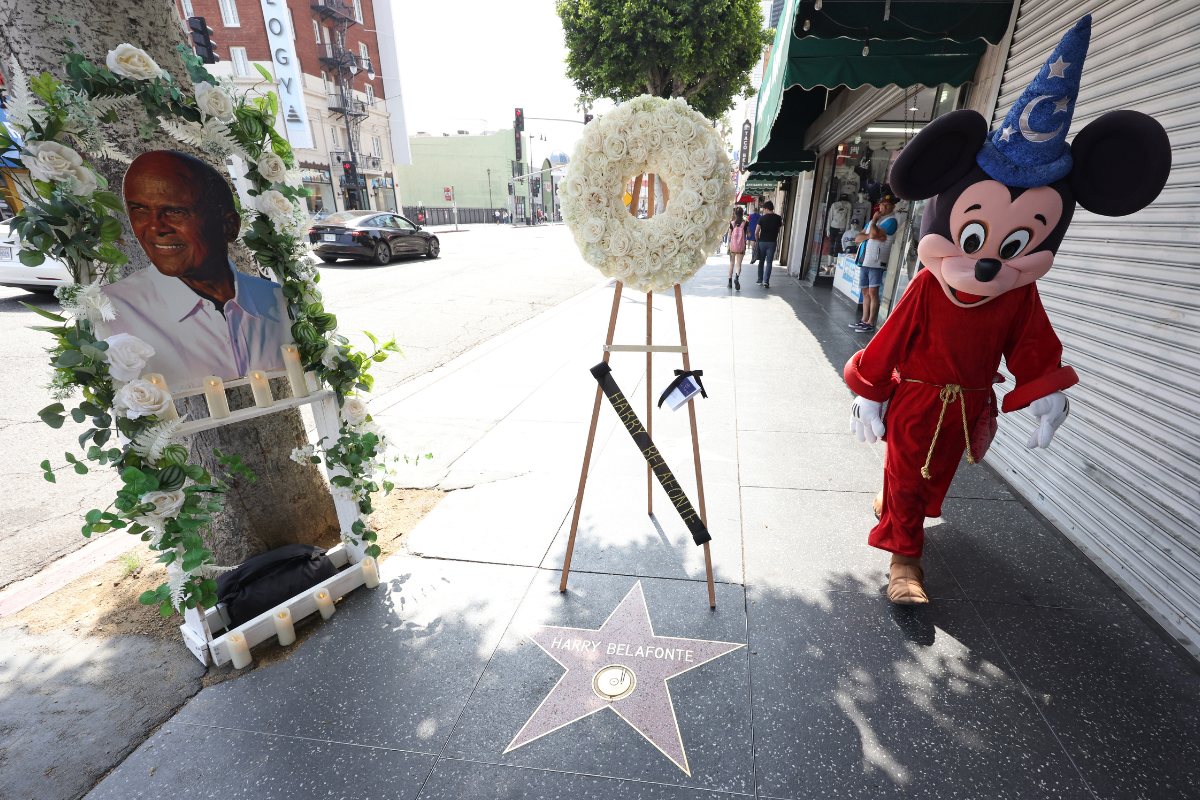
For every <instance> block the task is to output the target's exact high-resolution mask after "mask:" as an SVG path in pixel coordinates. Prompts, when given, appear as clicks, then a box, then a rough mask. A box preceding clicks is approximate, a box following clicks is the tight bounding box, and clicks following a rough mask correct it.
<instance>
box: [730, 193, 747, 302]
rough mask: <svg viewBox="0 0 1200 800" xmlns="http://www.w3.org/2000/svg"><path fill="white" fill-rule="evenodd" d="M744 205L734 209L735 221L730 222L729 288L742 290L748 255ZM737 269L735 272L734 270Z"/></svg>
mask: <svg viewBox="0 0 1200 800" xmlns="http://www.w3.org/2000/svg"><path fill="white" fill-rule="evenodd" d="M744 213H745V212H744V211H742V207H741V206H738V207H737V208H735V209H734V210H733V222H731V223H729V232H728V236H729V284H728V288H730V289H736V290H737V291H739V292H740V291H741V290H742V281H741V277H742V258H744V257H745V255H746V235H747V228H748V227H749V226H748V225H747V224H746V220H745V219H743V217H742V215H743V214H744ZM735 269H736V270H737V271H736V272H734V270H735Z"/></svg>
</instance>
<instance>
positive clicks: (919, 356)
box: [845, 269, 1079, 558]
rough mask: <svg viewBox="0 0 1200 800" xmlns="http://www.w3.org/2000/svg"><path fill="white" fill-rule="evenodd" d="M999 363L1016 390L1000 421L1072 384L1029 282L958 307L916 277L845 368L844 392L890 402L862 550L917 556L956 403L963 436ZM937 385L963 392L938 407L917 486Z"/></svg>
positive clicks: (935, 508)
mask: <svg viewBox="0 0 1200 800" xmlns="http://www.w3.org/2000/svg"><path fill="white" fill-rule="evenodd" d="M1001 355H1003V356H1004V359H1005V363H1006V364H1007V366H1008V370H1009V371H1010V372H1011V373H1012V374H1013V376H1014V377H1015V378H1016V382H1017V385H1016V388H1014V389H1013V390H1012V391H1011V392H1009V393H1008V394H1007V395H1005V397H1004V407H1003V410H1004V411H1005V413H1007V412H1009V411H1016V410H1018V409H1022V408H1025V407H1026V406H1027V405H1029V404H1030V403H1032V402H1033V401H1034V400H1037V399H1038V398H1041V397H1045V396H1046V395H1048V394H1052V393H1054V392H1056V391H1059V390H1062V389H1066V388H1067V387H1069V386H1074V385H1075V384H1076V383H1078V382H1079V378H1078V377H1077V376H1076V375H1075V370H1073V369H1071V368H1070V367H1064V366H1063V365H1062V361H1061V359H1062V344H1061V343H1060V342H1059V341H1058V336H1057V335H1055V333H1054V329H1053V328H1052V327H1051V326H1050V319H1049V318H1048V317H1047V316H1046V310H1045V309H1044V308H1043V307H1042V300H1041V297H1040V296H1039V295H1038V291H1037V286H1036V285H1035V284H1028V285H1026V286H1021V287H1019V288H1016V289H1012V290H1010V291H1008V292H1005V293H1004V294H1002V295H1000V296H999V297H996V298H995V299H994V300H990V301H988V302H987V303H984V304H983V305H981V306H977V307H975V308H962V307H961V306H958V305H955V304H954V303H952V302H951V301H950V298H948V297H947V296H946V293H945V291H944V290H943V289H942V287H941V284H939V283H938V280H937V277H936V276H935V275H933V274H932V273H931V272H930V271H929V270H927V269H923V270H921V271H920V272H919V273H917V276H916V277H915V278H914V279H913V281H912V283H911V284H909V287H908V290H907V291H906V292H905V293H904V296H903V297H902V298H901V300H900V303H899V304H898V305H897V306H896V308H895V310H894V311H893V312H892V313H891V314H890V315H889V316H888V318H887V322H885V323H884V325H883V327H882V328H880V330H879V333H877V334H876V335H875V338H874V339H872V340H871V342H870V344H868V345H867V347H866V349H864V350H860V351H859V352H858V353H856V354H855V355H854V357H853V358H851V359H850V361H849V362H848V363H847V364H846V369H845V379H846V383H847V385H849V387H850V388H851V390H853V391H854V392H855V393H856V394H859V395H861V396H863V397H865V398H867V399H868V400H875V401H877V402H883V401H884V400H891V403H889V404H888V407H887V412H886V418H885V422H886V425H887V433H886V434H885V435H884V440H885V441H886V442H887V457H886V460H885V465H884V477H883V515H882V517H881V519H880V521H879V524H878V525H876V526H875V527H874V528H873V529H872V530H871V535H870V538H869V539H868V540H867V541H868V543H869V544H871V545H872V546H874V547H878V548H880V549H882V550H888V551H890V552H892V553H898V554H899V555H902V556H911V557H913V558H920V557H921V550H922V546H923V544H924V540H925V531H924V521H925V517H927V516H929V517H937V516H941V513H942V500H944V499H945V497H946V492H947V491H948V490H949V488H950V481H951V480H952V479H953V478H954V472H955V470H956V469H957V468H958V463H959V460H960V459H961V458H962V455H963V451H964V450H965V449H966V437H965V436H964V434H963V421H962V408H961V406H960V405H959V404H960V402H961V403H965V404H966V418H967V428H968V430H971V431H973V430H974V429H975V423H976V420H978V418H979V416H980V414H981V413H983V412H984V411H985V410H986V408H987V405H988V402H989V401H990V399H991V397H992V392H991V386H992V379H993V377H994V376H995V375H996V370H997V368H998V367H999V366H1000V356H1001ZM947 384H958V385H959V386H961V387H962V388H963V390H964V391H963V393H962V395H960V396H959V397H961V400H960V399H958V397H956V398H955V399H953V400H952V401H951V402H950V403H949V404H948V405H947V406H946V413H945V417H944V419H943V420H942V426H941V430H940V431H939V432H938V435H937V444H936V446H935V447H934V448H933V457H932V459H931V460H930V463H929V473H930V476H931V478H930V479H928V480H927V479H925V478H924V477H923V476H922V474H921V468H922V467H923V466H924V465H925V460H926V457H927V456H928V454H929V450H930V444H931V443H932V442H933V439H934V432H935V430H937V426H938V415H939V413H940V412H941V409H942V401H941V399H939V393H940V391H941V387H943V386H946V385H947Z"/></svg>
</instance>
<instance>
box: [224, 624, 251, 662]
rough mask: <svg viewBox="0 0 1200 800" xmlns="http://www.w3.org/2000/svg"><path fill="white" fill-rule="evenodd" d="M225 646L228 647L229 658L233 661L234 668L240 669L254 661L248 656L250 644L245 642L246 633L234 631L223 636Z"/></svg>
mask: <svg viewBox="0 0 1200 800" xmlns="http://www.w3.org/2000/svg"><path fill="white" fill-rule="evenodd" d="M225 646H226V647H228V648H229V658H230V659H231V660H232V661H233V668H234V669H242V668H243V667H248V666H250V665H251V664H252V663H254V659H252V658H251V657H250V646H249V645H247V644H246V635H245V634H244V633H242V632H241V631H234V632H233V633H231V634H228V635H227V636H226V637H225Z"/></svg>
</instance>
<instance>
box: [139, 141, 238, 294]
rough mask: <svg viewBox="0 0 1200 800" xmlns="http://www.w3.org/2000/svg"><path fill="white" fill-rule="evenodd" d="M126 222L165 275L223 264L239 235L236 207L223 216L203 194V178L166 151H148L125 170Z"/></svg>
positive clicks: (203, 269) (173, 275)
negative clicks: (230, 247) (127, 218)
mask: <svg viewBox="0 0 1200 800" xmlns="http://www.w3.org/2000/svg"><path fill="white" fill-rule="evenodd" d="M125 207H126V209H127V210H128V212H129V223H130V225H131V226H132V228H133V233H134V235H135V236H137V239H138V241H139V242H140V243H141V245H142V249H143V250H145V251H146V255H147V256H149V257H150V262H151V263H152V264H154V266H155V267H156V268H157V269H158V271H159V272H160V273H162V274H163V275H167V276H170V277H173V278H183V277H186V276H188V275H189V274H191V275H193V276H194V275H196V274H197V273H202V272H205V271H207V270H210V269H213V268H215V267H224V266H225V264H226V258H227V254H228V245H229V243H230V242H232V241H233V240H234V239H236V238H237V234H238V217H237V214H236V212H229V213H226V214H224V215H222V214H221V211H220V209H219V208H218V207H216V206H215V205H214V204H213V203H210V202H206V198H205V197H204V180H203V178H202V176H200V175H194V174H192V170H191V169H190V168H189V165H188V164H187V163H185V162H183V161H182V160H180V159H177V158H173V157H172V156H171V155H170V154H169V153H164V152H152V153H147V154H145V155H143V156H141V157H139V158H138V159H137V160H135V161H134V163H133V165H132V166H130V168H129V171H128V172H127V173H126V175H125Z"/></svg>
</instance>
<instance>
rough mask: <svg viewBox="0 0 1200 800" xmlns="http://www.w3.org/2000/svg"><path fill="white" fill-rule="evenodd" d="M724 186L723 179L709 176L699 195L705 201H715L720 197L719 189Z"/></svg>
mask: <svg viewBox="0 0 1200 800" xmlns="http://www.w3.org/2000/svg"><path fill="white" fill-rule="evenodd" d="M723 188H724V181H722V180H721V179H720V178H709V179H708V180H707V181H705V183H704V188H703V189H702V190H701V191H700V196H701V197H703V198H704V202H706V203H715V202H716V201H717V200H718V199H719V198H720V197H721V190H722V189H723Z"/></svg>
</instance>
